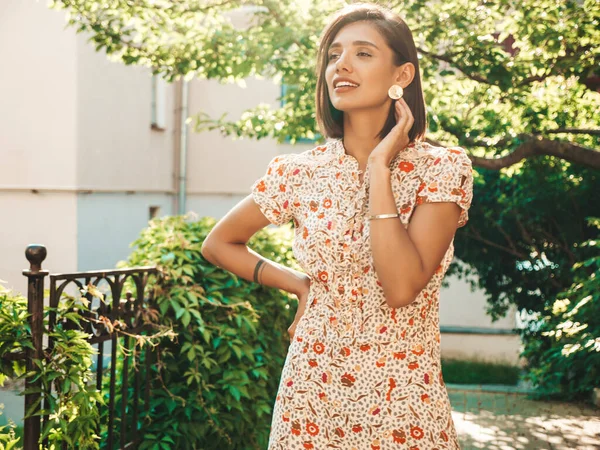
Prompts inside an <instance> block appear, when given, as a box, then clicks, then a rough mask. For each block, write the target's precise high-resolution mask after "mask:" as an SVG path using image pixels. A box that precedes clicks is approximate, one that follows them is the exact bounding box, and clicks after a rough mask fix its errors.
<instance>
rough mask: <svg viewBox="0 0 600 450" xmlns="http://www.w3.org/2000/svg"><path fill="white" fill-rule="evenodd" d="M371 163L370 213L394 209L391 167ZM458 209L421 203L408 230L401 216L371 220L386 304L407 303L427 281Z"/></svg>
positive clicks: (452, 228) (453, 228)
mask: <svg viewBox="0 0 600 450" xmlns="http://www.w3.org/2000/svg"><path fill="white" fill-rule="evenodd" d="M370 166H371V167H370V170H371V174H370V180H371V184H370V192H369V204H370V211H369V215H374V214H385V213H396V212H397V208H396V203H395V200H394V194H393V192H392V187H391V180H390V178H391V177H390V170H389V168H388V167H387V166H386V165H385V164H383V163H379V162H378V161H376V160H375V161H372V162H371V163H370ZM460 210H461V209H460V207H459V206H458V205H457V204H456V203H450V202H440V203H428V204H423V205H420V206H419V207H417V208H416V209H415V211H414V213H413V215H412V218H411V221H410V223H409V226H408V229H405V228H404V226H403V225H402V223H401V222H400V220H399V219H393V218H392V219H374V220H371V221H370V229H371V233H370V234H371V237H370V239H371V248H372V251H373V261H374V266H375V271H376V273H377V276H378V277H379V280H380V282H381V286H382V288H383V291H384V294H385V297H386V300H387V303H388V305H389V306H391V307H393V308H398V307H402V306H407V305H409V304H410V303H412V302H413V301H414V300H415V298H416V297H417V295H418V294H419V292H421V290H422V289H423V288H424V287H425V286H426V285H427V283H428V282H429V280H430V279H431V277H432V276H433V274H434V272H435V270H436V268H437V267H438V266H439V264H440V262H441V261H442V258H443V257H444V254H445V253H446V250H447V249H448V246H449V245H450V242H451V241H452V239H453V237H454V234H455V232H456V227H457V224H458V219H459V215H460Z"/></svg>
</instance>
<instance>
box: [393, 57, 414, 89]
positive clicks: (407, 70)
mask: <svg viewBox="0 0 600 450" xmlns="http://www.w3.org/2000/svg"><path fill="white" fill-rule="evenodd" d="M414 78H415V66H414V64H413V63H411V62H407V63H404V64H402V65H401V66H399V67H398V69H397V72H396V80H395V82H396V83H397V84H399V85H400V86H402V87H403V88H405V87H406V86H408V85H409V84H410V83H412V80H413V79H414Z"/></svg>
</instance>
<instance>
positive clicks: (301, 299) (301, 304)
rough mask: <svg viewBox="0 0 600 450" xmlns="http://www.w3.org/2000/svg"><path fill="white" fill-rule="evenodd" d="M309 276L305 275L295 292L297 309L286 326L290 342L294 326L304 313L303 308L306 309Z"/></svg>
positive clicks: (294, 331)
mask: <svg viewBox="0 0 600 450" xmlns="http://www.w3.org/2000/svg"><path fill="white" fill-rule="evenodd" d="M310 283H311V279H310V277H308V276H307V277H306V278H305V279H304V280H303V283H302V286H301V288H300V289H299V290H298V291H297V292H295V295H296V297H298V309H297V310H296V316H295V317H294V321H293V322H292V324H291V325H290V326H289V327H288V335H289V336H290V342H291V341H292V339H294V335H295V334H296V326H297V325H298V322H300V319H301V318H302V315H303V314H304V310H305V309H306V303H307V302H308V294H309V292H310Z"/></svg>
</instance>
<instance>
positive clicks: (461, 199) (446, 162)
mask: <svg viewBox="0 0 600 450" xmlns="http://www.w3.org/2000/svg"><path fill="white" fill-rule="evenodd" d="M472 200H473V165H472V163H471V160H470V159H469V156H468V155H467V152H466V151H465V149H464V148H462V147H451V148H447V149H445V150H444V152H443V153H442V155H441V156H439V157H437V158H436V159H435V160H434V162H433V163H432V165H431V166H430V167H429V168H428V169H427V172H426V173H425V174H424V175H423V180H422V183H421V185H420V186H419V190H418V193H417V204H418V205H419V204H422V203H433V202H455V203H457V204H458V206H460V207H461V208H462V211H461V213H460V217H459V219H458V227H462V226H464V225H466V223H467V222H468V220H469V208H470V206H471V201H472Z"/></svg>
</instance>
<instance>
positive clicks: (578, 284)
mask: <svg viewBox="0 0 600 450" xmlns="http://www.w3.org/2000/svg"><path fill="white" fill-rule="evenodd" d="M589 222H590V223H591V224H593V225H594V226H596V227H597V228H598V229H600V219H591V220H590V221H589ZM599 237H600V236H599ZM581 246H583V247H589V248H590V250H592V253H594V254H595V256H592V257H591V258H588V259H586V260H585V261H583V262H580V263H577V264H575V265H574V266H573V277H574V282H573V285H572V286H571V287H570V288H569V289H568V290H567V291H565V292H563V293H561V294H560V295H559V297H558V298H557V299H556V301H555V302H554V303H553V304H552V305H551V307H548V308H546V309H545V311H544V315H543V317H541V318H540V319H538V320H535V321H532V322H531V323H530V324H529V330H528V332H527V333H526V334H525V339H524V344H525V347H524V351H523V355H524V356H525V357H527V359H528V361H529V366H528V374H527V379H529V380H531V381H532V382H533V384H534V386H535V388H536V391H537V395H536V396H537V397H538V398H556V399H565V400H581V399H589V398H590V396H591V393H592V390H593V388H595V387H599V383H600V381H599V380H600V255H599V252H598V251H597V249H598V248H599V247H600V242H598V241H597V240H589V241H586V242H584V243H583V244H581Z"/></svg>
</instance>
